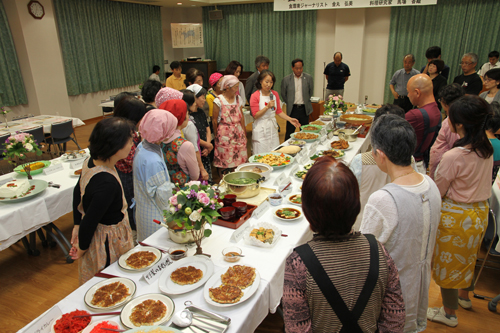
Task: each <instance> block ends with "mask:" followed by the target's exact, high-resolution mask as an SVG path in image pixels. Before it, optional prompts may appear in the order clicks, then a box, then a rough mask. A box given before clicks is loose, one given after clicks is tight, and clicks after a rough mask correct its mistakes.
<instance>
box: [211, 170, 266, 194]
mask: <svg viewBox="0 0 500 333" xmlns="http://www.w3.org/2000/svg"><path fill="white" fill-rule="evenodd" d="M239 178H251V179H255V181H256V182H255V183H254V184H248V185H240V184H234V183H232V182H231V181H232V180H234V179H239ZM262 181H264V177H262V175H260V174H258V173H256V172H249V171H236V172H231V173H229V174H227V175H225V176H224V178H223V179H222V180H221V185H222V186H223V187H225V192H226V194H236V196H237V197H238V198H240V199H245V198H252V197H255V196H257V195H258V194H259V193H260V184H259V183H260V182H262Z"/></svg>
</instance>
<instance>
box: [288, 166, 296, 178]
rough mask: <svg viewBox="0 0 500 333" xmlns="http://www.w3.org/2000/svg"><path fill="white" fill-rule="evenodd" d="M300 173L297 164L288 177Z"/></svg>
mask: <svg viewBox="0 0 500 333" xmlns="http://www.w3.org/2000/svg"><path fill="white" fill-rule="evenodd" d="M297 171H299V165H298V164H295V165H294V166H293V167H292V168H291V169H290V172H289V173H288V177H293V175H294V174H295V173H296V172H297Z"/></svg>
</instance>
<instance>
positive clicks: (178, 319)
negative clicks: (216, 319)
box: [172, 309, 222, 333]
mask: <svg viewBox="0 0 500 333" xmlns="http://www.w3.org/2000/svg"><path fill="white" fill-rule="evenodd" d="M193 316H194V315H193V313H192V312H191V311H189V310H188V309H184V310H182V311H179V312H177V313H176V314H174V317H173V318H172V322H173V323H174V324H175V325H177V326H179V327H189V326H194V327H196V328H197V329H199V330H201V331H203V332H206V333H210V331H214V330H215V331H217V332H222V330H221V327H218V326H215V325H212V324H210V323H208V322H206V321H204V320H202V319H200V318H199V316H196V320H199V321H201V322H202V323H204V324H206V325H208V326H210V327H205V326H203V327H201V326H198V325H195V324H193Z"/></svg>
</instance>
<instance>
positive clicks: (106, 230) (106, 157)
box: [70, 117, 134, 284]
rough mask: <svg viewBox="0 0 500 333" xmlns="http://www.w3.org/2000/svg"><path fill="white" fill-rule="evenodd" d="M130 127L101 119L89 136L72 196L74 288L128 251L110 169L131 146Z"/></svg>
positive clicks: (123, 209) (118, 187)
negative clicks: (76, 276) (75, 262)
mask: <svg viewBox="0 0 500 333" xmlns="http://www.w3.org/2000/svg"><path fill="white" fill-rule="evenodd" d="M133 131H134V125H133V123H132V122H130V121H129V120H126V119H123V118H119V117H113V118H107V119H104V120H101V121H100V122H99V123H97V125H96V126H95V128H94V130H93V131H92V134H91V135H90V138H89V142H90V145H89V150H90V158H88V159H86V160H85V161H84V162H83V167H82V174H81V176H80V179H79V180H78V184H77V185H76V186H75V189H74V192H73V218H74V224H75V226H74V228H73V234H72V237H71V244H72V245H73V247H72V248H71V250H70V255H71V257H72V258H73V259H75V260H76V259H79V260H78V268H79V275H80V276H79V279H80V284H83V283H85V282H86V281H88V280H89V279H91V278H92V277H93V276H94V275H95V274H96V273H97V272H99V271H100V270H102V269H103V268H105V267H107V266H109V265H110V264H111V263H113V262H115V261H116V260H118V258H119V257H120V256H121V255H122V254H124V253H125V252H127V251H128V250H130V249H131V248H132V247H133V242H132V230H131V229H130V225H129V221H128V214H127V202H126V200H125V196H124V194H123V189H122V184H121V182H120V178H119V177H118V174H117V172H116V169H115V164H116V162H118V161H119V160H121V159H123V158H126V157H127V155H128V154H129V152H130V148H131V147H132V145H133V141H132V134H133Z"/></svg>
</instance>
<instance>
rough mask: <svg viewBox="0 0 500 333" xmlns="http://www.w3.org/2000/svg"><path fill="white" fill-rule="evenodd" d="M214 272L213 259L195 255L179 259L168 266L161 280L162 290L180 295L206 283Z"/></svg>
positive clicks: (168, 293)
mask: <svg viewBox="0 0 500 333" xmlns="http://www.w3.org/2000/svg"><path fill="white" fill-rule="evenodd" d="M213 273H214V264H213V262H212V260H210V259H209V258H207V257H205V256H193V257H187V258H184V259H181V260H178V261H176V262H174V263H173V264H171V265H170V266H168V268H167V269H166V270H165V271H164V272H163V273H162V275H161V276H160V280H159V287H160V290H161V291H162V292H163V293H164V294H167V295H180V294H184V293H187V292H189V291H192V290H195V289H197V288H199V287H201V286H203V285H204V284H205V282H207V281H208V279H210V277H211V276H212V274H213Z"/></svg>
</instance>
